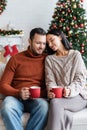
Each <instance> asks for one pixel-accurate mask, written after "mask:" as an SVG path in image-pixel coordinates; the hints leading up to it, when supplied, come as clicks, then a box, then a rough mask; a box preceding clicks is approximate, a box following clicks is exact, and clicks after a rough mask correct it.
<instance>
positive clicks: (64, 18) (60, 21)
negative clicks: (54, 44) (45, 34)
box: [49, 0, 87, 66]
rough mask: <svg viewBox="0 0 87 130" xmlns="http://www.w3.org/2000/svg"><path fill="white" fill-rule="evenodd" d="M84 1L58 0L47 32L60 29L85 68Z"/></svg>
mask: <svg viewBox="0 0 87 130" xmlns="http://www.w3.org/2000/svg"><path fill="white" fill-rule="evenodd" d="M83 1H84V0H59V1H58V2H57V3H56V8H55V11H54V14H53V16H52V18H53V19H52V21H51V24H50V27H49V30H50V29H52V28H60V29H61V30H62V31H63V32H64V33H65V35H66V36H67V39H68V40H69V41H70V44H71V45H72V46H73V48H74V49H77V50H79V51H80V52H81V54H82V57H83V59H84V61H85V64H86V66H87V19H86V14H85V9H84V8H83Z"/></svg>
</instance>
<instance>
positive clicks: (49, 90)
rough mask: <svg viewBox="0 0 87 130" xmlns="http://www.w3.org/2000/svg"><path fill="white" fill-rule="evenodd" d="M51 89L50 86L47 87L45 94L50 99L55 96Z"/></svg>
mask: <svg viewBox="0 0 87 130" xmlns="http://www.w3.org/2000/svg"><path fill="white" fill-rule="evenodd" d="M51 90H52V88H50V89H48V92H47V96H48V98H50V99H52V98H55V94H54V93H53V92H52V91H51Z"/></svg>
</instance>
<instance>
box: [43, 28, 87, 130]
mask: <svg viewBox="0 0 87 130" xmlns="http://www.w3.org/2000/svg"><path fill="white" fill-rule="evenodd" d="M47 44H48V46H49V48H50V49H52V50H53V51H54V54H52V55H48V56H47V58H46V62H45V72H46V86H47V90H48V98H49V99H50V111H49V117H48V125H47V130H65V129H71V126H72V120H73V113H74V112H77V111H79V110H81V109H84V108H85V107H86V106H87V92H86V91H87V90H85V83H86V76H87V72H86V67H85V64H84V62H83V59H82V57H81V54H80V52H79V51H77V50H73V49H72V48H71V46H70V44H69V42H68V40H67V39H66V37H65V35H64V34H63V32H62V31H60V30H58V29H52V30H50V31H48V33H47ZM60 86H61V87H63V88H64V89H63V98H55V94H54V93H53V92H52V91H51V89H52V88H53V87H60Z"/></svg>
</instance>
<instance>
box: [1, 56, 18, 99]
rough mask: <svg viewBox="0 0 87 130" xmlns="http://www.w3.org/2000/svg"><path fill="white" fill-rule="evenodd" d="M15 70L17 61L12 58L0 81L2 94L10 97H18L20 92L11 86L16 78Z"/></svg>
mask: <svg viewBox="0 0 87 130" xmlns="http://www.w3.org/2000/svg"><path fill="white" fill-rule="evenodd" d="M15 68H16V63H15V60H14V58H13V57H11V59H10V60H9V62H8V63H7V65H6V68H5V70H4V73H3V75H2V77H1V80H0V93H2V94H4V95H8V96H9V95H10V96H16V97H18V95H19V90H17V89H15V88H13V87H12V86H11V83H12V80H13V77H14V72H15Z"/></svg>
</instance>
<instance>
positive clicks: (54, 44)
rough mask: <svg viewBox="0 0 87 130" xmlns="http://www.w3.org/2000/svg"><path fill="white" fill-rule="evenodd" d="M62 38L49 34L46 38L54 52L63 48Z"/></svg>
mask: <svg viewBox="0 0 87 130" xmlns="http://www.w3.org/2000/svg"><path fill="white" fill-rule="evenodd" d="M61 39H62V38H61V36H56V35H53V34H48V35H47V37H46V40H47V44H48V45H49V47H50V48H51V49H52V50H53V51H57V50H58V49H59V48H61V46H62V42H61Z"/></svg>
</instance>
